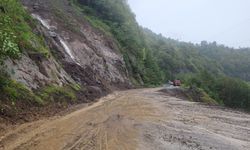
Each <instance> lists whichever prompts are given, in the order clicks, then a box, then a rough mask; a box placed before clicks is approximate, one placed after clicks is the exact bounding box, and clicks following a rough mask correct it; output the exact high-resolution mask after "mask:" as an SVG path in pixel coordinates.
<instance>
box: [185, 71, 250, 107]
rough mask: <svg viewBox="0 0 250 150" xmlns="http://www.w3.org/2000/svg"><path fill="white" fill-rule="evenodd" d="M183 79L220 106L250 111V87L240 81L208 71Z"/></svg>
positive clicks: (186, 76)
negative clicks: (202, 91)
mask: <svg viewBox="0 0 250 150" xmlns="http://www.w3.org/2000/svg"><path fill="white" fill-rule="evenodd" d="M181 78H182V80H183V81H184V83H185V84H187V85H189V86H191V87H192V88H199V89H202V90H204V92H205V93H207V94H208V95H209V97H211V98H212V99H215V100H216V101H217V102H218V103H219V104H224V105H225V106H228V107H231V108H243V109H246V110H250V86H249V84H247V83H246V82H244V81H242V80H240V79H236V78H229V77H225V76H214V75H212V74H210V73H208V72H206V71H203V72H201V73H199V74H193V75H190V74H189V75H182V77H181Z"/></svg>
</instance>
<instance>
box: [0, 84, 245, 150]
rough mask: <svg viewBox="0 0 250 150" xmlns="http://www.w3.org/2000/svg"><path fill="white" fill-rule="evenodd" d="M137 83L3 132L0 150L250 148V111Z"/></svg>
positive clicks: (0, 139)
mask: <svg viewBox="0 0 250 150" xmlns="http://www.w3.org/2000/svg"><path fill="white" fill-rule="evenodd" d="M158 90H159V89H137V90H129V91H122V92H115V93H113V94H111V95H108V96H107V97H104V98H102V99H100V101H99V102H97V103H95V104H93V105H91V106H88V107H86V108H82V109H80V110H78V111H76V112H73V113H71V114H68V115H66V116H61V117H53V118H49V119H46V120H40V121H36V122H31V123H27V124H23V125H21V126H18V127H14V128H11V129H9V130H7V131H5V133H1V134H0V150H207V149H208V150H210V149H212V150H249V149H250V115H249V114H246V113H242V112H238V111H232V110H228V109H224V108H218V107H215V106H208V105H204V104H200V103H194V102H189V101H185V100H181V99H178V98H175V97H170V96H167V95H165V94H163V93H160V92H157V91H158Z"/></svg>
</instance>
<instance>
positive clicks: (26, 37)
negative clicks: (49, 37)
mask: <svg viewBox="0 0 250 150" xmlns="http://www.w3.org/2000/svg"><path fill="white" fill-rule="evenodd" d="M0 6H1V7H2V8H3V9H4V11H0V59H4V58H5V57H10V58H18V57H19V56H20V54H21V51H24V50H26V51H27V52H31V53H39V54H42V55H44V56H46V57H48V55H49V51H48V49H47V48H46V46H45V43H44V42H43V40H41V38H40V37H39V36H37V35H35V34H34V33H33V32H32V28H31V27H30V26H32V27H33V26H34V23H33V22H34V21H33V19H32V18H31V17H30V15H29V14H28V13H27V12H26V11H25V10H24V8H23V7H22V5H21V4H20V2H19V0H1V1H0Z"/></svg>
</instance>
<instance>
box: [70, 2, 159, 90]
mask: <svg viewBox="0 0 250 150" xmlns="http://www.w3.org/2000/svg"><path fill="white" fill-rule="evenodd" d="M71 2H72V3H71V5H76V6H79V7H78V8H76V9H80V11H81V12H82V13H84V14H85V18H86V19H87V20H88V21H89V22H90V23H91V24H92V25H93V26H94V27H96V28H98V29H100V30H102V31H103V32H104V33H106V34H107V35H111V36H112V37H114V38H115V39H116V41H118V43H119V46H120V49H121V52H122V53H123V56H124V60H125V63H126V66H127V68H128V71H129V74H130V76H131V79H132V80H133V81H134V83H137V84H144V85H145V86H150V85H159V84H160V83H161V82H162V73H161V71H160V69H159V67H158V64H157V63H156V60H155V58H154V57H153V55H152V52H151V50H150V48H149V47H148V46H147V43H146V42H145V40H144V39H145V37H144V34H143V31H142V29H141V27H140V26H139V25H138V24H137V22H136V20H135V15H134V14H133V13H132V12H131V10H130V8H129V6H128V4H127V1H126V0H118V1H114V0H101V1H100V0H91V1H90V0H72V1H71ZM86 15H87V16H86Z"/></svg>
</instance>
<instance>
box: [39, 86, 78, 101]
mask: <svg viewBox="0 0 250 150" xmlns="http://www.w3.org/2000/svg"><path fill="white" fill-rule="evenodd" d="M73 87H74V89H75V90H80V89H79V87H78V86H73ZM74 89H72V87H68V86H66V87H59V86H48V87H44V88H43V89H41V90H40V91H39V92H38V95H39V96H40V97H41V98H42V99H43V100H44V101H45V102H46V103H65V102H67V103H73V102H74V101H76V100H77V97H76V93H75V91H74Z"/></svg>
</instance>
